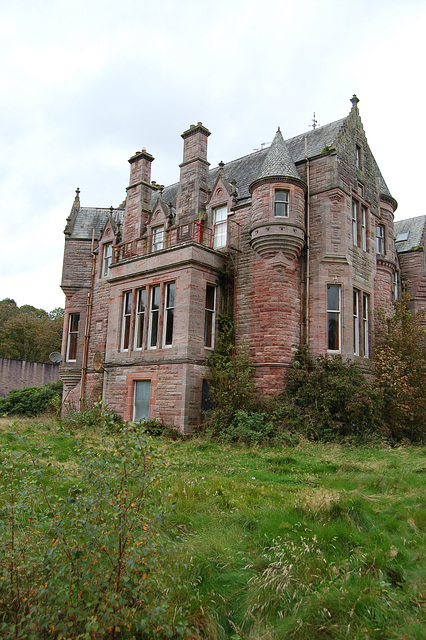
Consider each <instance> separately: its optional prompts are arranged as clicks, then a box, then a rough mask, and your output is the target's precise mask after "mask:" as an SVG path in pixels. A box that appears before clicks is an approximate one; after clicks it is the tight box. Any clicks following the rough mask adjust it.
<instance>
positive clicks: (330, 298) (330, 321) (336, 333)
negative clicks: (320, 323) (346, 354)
mask: <svg viewBox="0 0 426 640" xmlns="http://www.w3.org/2000/svg"><path fill="white" fill-rule="evenodd" d="M327 349H328V350H329V351H340V285H332V284H329V285H327Z"/></svg>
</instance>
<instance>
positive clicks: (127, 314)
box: [121, 291, 132, 351]
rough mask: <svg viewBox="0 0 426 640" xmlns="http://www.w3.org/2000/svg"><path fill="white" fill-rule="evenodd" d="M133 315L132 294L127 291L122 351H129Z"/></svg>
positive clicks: (124, 304)
mask: <svg viewBox="0 0 426 640" xmlns="http://www.w3.org/2000/svg"><path fill="white" fill-rule="evenodd" d="M131 313H132V292H131V291H126V292H125V294H124V300H123V319H122V327H121V349H122V351H128V349H129V341H130V320H131Z"/></svg>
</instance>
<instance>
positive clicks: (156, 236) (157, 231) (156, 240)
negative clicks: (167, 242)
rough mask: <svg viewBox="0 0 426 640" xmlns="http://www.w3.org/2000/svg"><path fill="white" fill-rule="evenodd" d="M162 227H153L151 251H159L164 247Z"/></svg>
mask: <svg viewBox="0 0 426 640" xmlns="http://www.w3.org/2000/svg"><path fill="white" fill-rule="evenodd" d="M163 236H164V226H163V225H161V226H160V227H154V229H153V230H152V250H153V251H160V250H161V249H162V248H163V245H164V237H163Z"/></svg>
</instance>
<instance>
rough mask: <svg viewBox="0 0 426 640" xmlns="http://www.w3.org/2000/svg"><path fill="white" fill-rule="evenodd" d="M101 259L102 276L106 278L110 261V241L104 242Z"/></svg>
mask: <svg viewBox="0 0 426 640" xmlns="http://www.w3.org/2000/svg"><path fill="white" fill-rule="evenodd" d="M103 256H104V258H103V261H102V277H103V278H106V277H107V276H109V268H110V265H111V262H112V242H108V243H107V244H104V253H103Z"/></svg>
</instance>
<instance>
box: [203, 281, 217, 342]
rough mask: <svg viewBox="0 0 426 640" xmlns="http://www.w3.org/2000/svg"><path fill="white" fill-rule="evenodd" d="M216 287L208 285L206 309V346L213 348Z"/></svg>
mask: <svg viewBox="0 0 426 640" xmlns="http://www.w3.org/2000/svg"><path fill="white" fill-rule="evenodd" d="M215 302H216V287H214V286H213V285H211V284H208V285H207V286H206V309H205V316H204V346H205V347H207V348H209V349H211V348H213V346H214V329H215Z"/></svg>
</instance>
